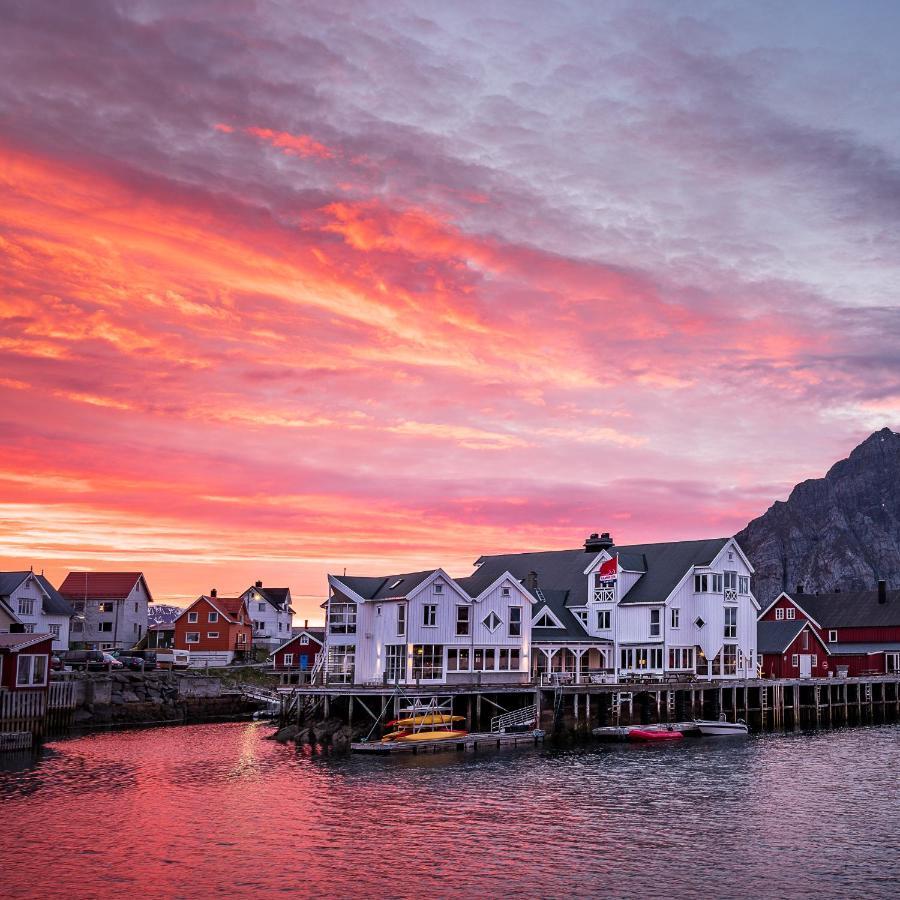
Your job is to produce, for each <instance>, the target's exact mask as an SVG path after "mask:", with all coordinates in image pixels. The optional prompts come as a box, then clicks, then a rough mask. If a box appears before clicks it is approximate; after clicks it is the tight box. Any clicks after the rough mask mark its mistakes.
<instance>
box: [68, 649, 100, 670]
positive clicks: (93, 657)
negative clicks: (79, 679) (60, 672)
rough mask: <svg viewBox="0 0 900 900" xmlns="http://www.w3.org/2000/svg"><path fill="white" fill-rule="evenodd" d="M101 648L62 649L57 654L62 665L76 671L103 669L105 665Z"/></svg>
mask: <svg viewBox="0 0 900 900" xmlns="http://www.w3.org/2000/svg"><path fill="white" fill-rule="evenodd" d="M104 656H105V654H104V653H103V651H102V650H63V651H62V653H60V654H59V658H60V659H61V660H62V663H63V665H64V666H67V667H68V668H70V669H75V670H76V671H78V670H81V671H85V670H88V669H90V670H92V671H96V670H98V669H105V668H106V666H107V663H106V660H105V659H104Z"/></svg>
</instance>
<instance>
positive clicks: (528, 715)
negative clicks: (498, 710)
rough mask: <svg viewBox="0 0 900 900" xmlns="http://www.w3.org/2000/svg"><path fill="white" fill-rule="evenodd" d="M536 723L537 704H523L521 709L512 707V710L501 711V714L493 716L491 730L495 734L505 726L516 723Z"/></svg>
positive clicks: (512, 725) (508, 726) (511, 725)
mask: <svg viewBox="0 0 900 900" xmlns="http://www.w3.org/2000/svg"><path fill="white" fill-rule="evenodd" d="M536 723H537V706H536V705H532V706H525V707H523V708H522V709H514V710H513V711H512V712H508V713H503V715H501V716H494V718H493V719H491V731H492V732H494V733H495V734H496V733H497V732H501V731H503V730H504V729H505V728H512V727H514V726H516V725H535V724H536Z"/></svg>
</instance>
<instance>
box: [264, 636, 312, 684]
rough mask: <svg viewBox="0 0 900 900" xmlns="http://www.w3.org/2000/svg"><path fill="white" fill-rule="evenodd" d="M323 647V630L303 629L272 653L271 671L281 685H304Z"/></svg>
mask: <svg viewBox="0 0 900 900" xmlns="http://www.w3.org/2000/svg"><path fill="white" fill-rule="evenodd" d="M324 647H325V629H324V628H303V629H301V630H300V631H298V632H297V633H296V634H295V635H294V636H293V637H291V638H289V639H288V640H286V641H285V642H284V643H283V644H282V645H281V646H280V647H277V648H276V649H275V650H274V651H273V653H272V655H271V657H269V658H270V659H271V660H272V668H273V671H274V672H275V674H276V675H278V676H280V680H281V683H282V684H285V685H289V684H304V683H306V682H308V681H309V678H310V674H311V672H312V669H313V666H314V665H315V664H316V659H317V658H318V656H319V654H320V653H321V652H322V650H323V649H324Z"/></svg>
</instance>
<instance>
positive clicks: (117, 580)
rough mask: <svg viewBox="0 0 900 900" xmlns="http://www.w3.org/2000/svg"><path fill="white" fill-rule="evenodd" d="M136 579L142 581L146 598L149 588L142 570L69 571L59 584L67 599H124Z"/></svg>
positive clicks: (60, 590) (148, 595)
mask: <svg viewBox="0 0 900 900" xmlns="http://www.w3.org/2000/svg"><path fill="white" fill-rule="evenodd" d="M138 581H143V582H144V590H145V591H146V592H147V598H148V599H149V600H153V598H152V597H151V596H150V589H149V588H148V587H147V582H146V580H145V579H144V575H143V573H142V572H69V574H68V575H66V580H65V581H64V582H63V583H62V584H61V585H60V586H59V592H60V593H61V594H62V595H63V597H65V598H66V599H67V600H70V601H72V600H125V599H126V598H127V597H128V595H129V594H130V593H131V591H132V589H133V588H134V586H135V585H136V584H137V583H138Z"/></svg>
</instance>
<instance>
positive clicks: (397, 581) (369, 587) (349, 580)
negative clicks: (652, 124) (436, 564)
mask: <svg viewBox="0 0 900 900" xmlns="http://www.w3.org/2000/svg"><path fill="white" fill-rule="evenodd" d="M435 572H437V569H428V570H427V571H425V572H406V573H404V574H401V575H384V576H379V577H377V578H366V577H362V576H358V575H332V576H330V577H331V578H332V579H334V580H335V581H337V582H339V583H340V584H343V585H345V586H346V587H348V588H350V590H351V591H353V593H354V594H357V595H358V596H360V597H362V598H363V600H398V599H402V598H404V597H408V596H409V595H410V594H411V593H412V592H413V591H414V590H415V589H416V588H417V587H419V585H420V584H422V582H423V581H427V580H428V579H429V578H430V577H431V576H432V575H434V573H435Z"/></svg>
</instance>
